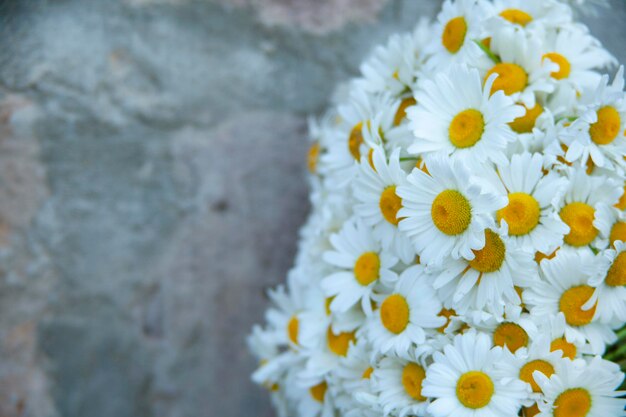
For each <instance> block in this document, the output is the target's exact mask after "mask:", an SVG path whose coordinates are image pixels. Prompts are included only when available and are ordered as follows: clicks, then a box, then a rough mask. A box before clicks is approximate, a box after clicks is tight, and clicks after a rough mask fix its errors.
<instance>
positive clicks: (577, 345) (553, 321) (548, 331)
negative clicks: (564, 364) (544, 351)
mask: <svg viewBox="0 0 626 417" xmlns="http://www.w3.org/2000/svg"><path fill="white" fill-rule="evenodd" d="M535 322H536V323H538V328H539V334H540V335H542V336H543V335H545V336H546V337H547V338H548V340H549V342H550V352H559V353H560V355H561V357H563V358H567V359H569V360H574V359H576V358H577V357H579V356H581V355H582V354H590V353H591V352H592V349H591V347H590V346H589V344H588V343H587V342H586V341H585V340H581V339H573V338H572V337H571V335H570V337H568V336H567V335H566V330H567V322H566V321H565V314H563V313H561V312H559V313H558V314H557V315H555V316H554V315H544V316H535Z"/></svg>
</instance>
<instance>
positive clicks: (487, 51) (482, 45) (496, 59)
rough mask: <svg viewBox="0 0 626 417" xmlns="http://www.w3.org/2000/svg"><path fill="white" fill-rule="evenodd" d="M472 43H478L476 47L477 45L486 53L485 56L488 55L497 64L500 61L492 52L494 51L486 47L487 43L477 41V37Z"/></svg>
mask: <svg viewBox="0 0 626 417" xmlns="http://www.w3.org/2000/svg"><path fill="white" fill-rule="evenodd" d="M474 43H476V45H478V47H479V48H480V49H482V51H483V52H484V53H485V54H487V56H488V57H489V58H491V60H492V61H493V62H495V63H496V64H499V63H500V62H502V61H501V60H500V58H499V57H498V56H497V55H496V54H494V53H493V51H492V50H491V49H489V47H488V46H487V45H485V44H484V43H482V42H481V41H479V40H477V39H474Z"/></svg>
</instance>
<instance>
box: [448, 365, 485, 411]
mask: <svg viewBox="0 0 626 417" xmlns="http://www.w3.org/2000/svg"><path fill="white" fill-rule="evenodd" d="M493 392H494V387H493V381H492V380H491V378H489V375H487V374H485V373H483V372H480V371H470V372H467V373H465V374H463V375H461V377H460V378H459V380H458V381H457V383H456V396H457V398H458V399H459V401H460V402H461V404H463V405H464V406H465V407H467V408H473V409H478V408H483V407H485V406H486V405H487V404H489V402H490V401H491V397H492V396H493Z"/></svg>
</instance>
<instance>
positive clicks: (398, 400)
mask: <svg viewBox="0 0 626 417" xmlns="http://www.w3.org/2000/svg"><path fill="white" fill-rule="evenodd" d="M426 369H427V365H426V361H425V357H419V358H417V357H415V356H413V357H411V358H407V359H402V358H397V357H393V356H387V357H385V358H383V359H382V360H381V361H380V363H379V365H378V367H377V368H376V369H375V370H374V373H373V375H372V378H373V381H374V389H375V391H376V392H378V398H379V403H380V405H381V408H382V410H383V412H384V415H390V414H392V413H393V415H397V416H398V417H405V416H413V415H424V414H425V412H426V408H427V407H428V398H426V397H425V396H424V394H423V388H422V386H423V382H424V379H425V377H426Z"/></svg>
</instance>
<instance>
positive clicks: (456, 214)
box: [430, 190, 472, 236]
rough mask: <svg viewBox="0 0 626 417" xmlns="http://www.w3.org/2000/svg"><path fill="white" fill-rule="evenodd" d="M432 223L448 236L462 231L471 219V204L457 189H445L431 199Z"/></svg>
mask: <svg viewBox="0 0 626 417" xmlns="http://www.w3.org/2000/svg"><path fill="white" fill-rule="evenodd" d="M430 215H431V217H432V219H433V223H435V226H437V229H439V230H440V231H441V232H442V233H445V234H447V235H450V236H454V235H458V234H461V233H463V232H464V231H465V230H466V229H467V228H468V227H469V225H470V223H471V221H472V206H471V205H470V203H469V201H468V200H467V198H465V196H463V194H461V193H460V192H458V191H457V190H445V191H442V192H441V193H439V195H438V196H437V197H435V199H434V200H433V205H432V206H431V208H430Z"/></svg>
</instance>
